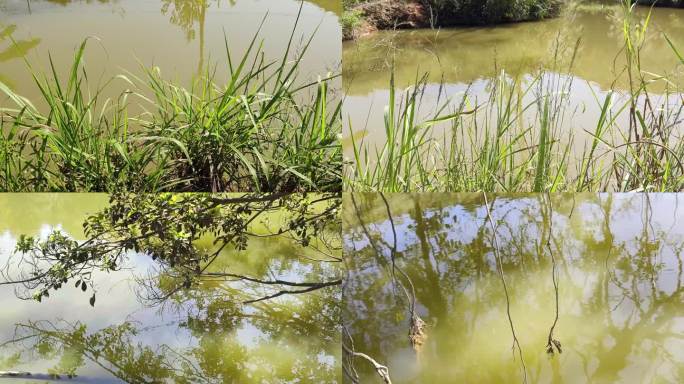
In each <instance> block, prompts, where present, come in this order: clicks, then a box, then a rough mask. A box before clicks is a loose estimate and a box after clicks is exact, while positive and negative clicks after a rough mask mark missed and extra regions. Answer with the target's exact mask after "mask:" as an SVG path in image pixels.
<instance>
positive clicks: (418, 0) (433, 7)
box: [342, 0, 565, 40]
mask: <svg viewBox="0 0 684 384" xmlns="http://www.w3.org/2000/svg"><path fill="white" fill-rule="evenodd" d="M564 3H565V0H517V1H513V2H510V1H501V0H485V1H482V2H470V1H464V0H403V1H396V0H394V1H393V0H376V1H365V0H345V2H344V9H345V11H344V14H343V16H342V35H343V39H344V40H352V39H356V38H358V37H361V36H365V35H368V34H371V33H373V32H375V31H378V30H387V29H415V28H428V27H447V26H455V25H485V24H495V23H507V22H519V21H532V20H542V19H546V18H552V17H556V16H558V15H559V14H560V11H561V9H562V6H563V4H564Z"/></svg>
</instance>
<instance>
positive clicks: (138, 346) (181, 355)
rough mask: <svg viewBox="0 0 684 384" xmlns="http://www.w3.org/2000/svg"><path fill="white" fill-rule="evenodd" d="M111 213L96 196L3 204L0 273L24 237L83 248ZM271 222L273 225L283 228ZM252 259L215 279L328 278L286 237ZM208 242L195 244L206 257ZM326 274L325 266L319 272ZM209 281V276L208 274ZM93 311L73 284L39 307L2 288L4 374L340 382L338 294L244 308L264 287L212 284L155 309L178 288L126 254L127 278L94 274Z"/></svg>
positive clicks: (38, 197) (260, 240)
mask: <svg viewBox="0 0 684 384" xmlns="http://www.w3.org/2000/svg"><path fill="white" fill-rule="evenodd" d="M107 205H108V197H107V196H106V195H98V194H92V195H87V194H79V195H69V194H66V195H56V194H30V195H14V194H12V195H2V196H0V264H1V265H3V266H4V265H5V264H6V263H7V261H8V260H11V259H10V257H14V258H16V257H17V255H16V254H15V253H14V249H15V246H16V244H17V240H18V236H19V235H20V234H27V235H34V236H43V237H45V236H47V235H48V234H50V233H52V232H53V230H55V229H59V230H61V231H62V232H65V233H68V234H69V235H71V236H73V237H75V238H76V239H85V238H86V237H85V236H84V234H83V233H82V231H83V226H82V223H83V221H84V219H85V218H86V217H87V216H91V215H93V214H96V213H98V212H100V211H101V210H102V209H103V208H104V207H106V206H107ZM286 219H287V218H286V217H279V216H278V215H277V214H276V215H271V216H269V218H268V219H264V220H267V221H268V223H269V225H273V224H274V223H277V222H279V221H280V220H286ZM262 225H265V223H261V224H255V228H254V229H253V230H254V231H255V232H254V234H255V235H256V236H257V237H256V238H255V239H254V240H255V242H251V241H250V242H251V244H250V246H249V248H248V250H243V251H240V250H238V249H235V248H232V247H231V248H230V249H227V250H226V251H224V252H223V253H222V254H221V256H220V258H219V259H217V261H216V264H213V265H212V268H216V269H215V270H216V271H222V270H227V268H230V270H231V271H234V272H237V273H245V274H250V275H253V276H254V277H257V278H261V279H270V278H285V277H286V278H292V279H294V278H296V279H302V280H310V281H315V280H316V279H320V278H321V276H323V275H326V276H327V275H328V274H329V273H330V272H331V269H330V267H329V266H327V265H326V264H325V263H320V262H315V261H313V260H320V258H321V254H320V253H319V252H320V250H318V251H316V250H313V249H304V248H302V247H301V245H298V244H297V243H296V242H293V240H292V239H291V238H289V237H273V236H265V237H259V235H260V234H261V236H263V235H264V234H265V232H263V231H264V229H263V228H262V229H259V228H261V226H262ZM211 246H212V239H210V238H203V239H202V240H201V241H199V242H198V243H197V247H199V248H200V249H201V248H203V247H211ZM321 264H323V265H321ZM212 270H214V269H212ZM95 274H96V276H94V277H93V281H94V282H95V287H96V289H97V292H98V296H97V297H98V298H97V304H96V305H94V306H91V304H90V303H89V302H88V297H89V296H90V293H89V292H83V291H82V290H81V287H80V286H78V287H76V286H74V284H73V282H71V281H70V282H69V283H68V284H66V285H65V286H64V287H62V288H61V289H60V290H59V291H54V292H53V291H51V295H50V296H49V297H48V298H44V299H43V300H42V302H40V303H39V302H36V301H33V300H29V301H24V300H20V299H18V298H17V296H16V295H15V293H20V292H15V291H14V287H12V286H6V285H0V307H2V308H3V310H2V311H0V371H6V370H12V371H26V372H31V373H32V380H26V379H21V378H12V379H9V378H2V377H0V382H5V380H6V381H7V382H14V383H16V382H33V381H34V380H35V379H41V380H43V381H45V380H52V379H54V378H55V377H56V376H59V377H60V378H61V380H62V381H64V380H66V379H69V377H70V376H71V375H76V376H75V377H73V378H71V379H69V380H67V382H83V383H86V382H94V383H120V382H129V383H141V382H154V383H161V382H168V383H227V382H235V383H246V382H269V383H270V382H273V383H284V382H300V383H322V382H325V383H334V382H339V381H340V378H339V376H340V365H339V358H338V354H339V332H338V324H339V304H338V300H339V298H338V297H337V294H336V293H335V292H336V291H335V290H334V289H333V290H318V291H315V292H312V293H310V294H305V295H289V296H283V297H279V298H276V299H273V300H265V301H259V302H255V303H252V304H244V302H245V300H246V299H248V298H254V297H261V296H262V295H264V294H265V293H269V292H270V291H271V290H270V289H266V288H265V287H260V286H258V285H257V286H253V285H251V284H241V283H238V282H230V283H227V284H226V283H225V282H222V281H221V280H216V279H208V280H206V281H203V282H202V283H201V284H198V285H197V286H195V287H193V288H191V289H185V290H181V291H179V292H178V293H176V294H174V295H173V296H171V297H170V298H169V300H166V301H163V302H160V301H158V300H154V298H155V297H156V296H154V295H158V294H159V293H160V292H161V293H164V292H169V291H170V290H172V289H173V288H174V287H175V284H171V281H170V279H172V277H171V275H170V274H165V273H162V274H160V272H159V269H158V266H156V265H155V263H154V262H153V261H152V260H151V258H150V257H149V256H146V255H144V254H137V253H131V254H130V255H129V261H128V262H127V263H126V265H125V266H124V268H122V269H121V270H118V271H114V272H109V273H105V272H95Z"/></svg>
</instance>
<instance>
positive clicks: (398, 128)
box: [345, 0, 684, 192]
mask: <svg viewBox="0 0 684 384" xmlns="http://www.w3.org/2000/svg"><path fill="white" fill-rule="evenodd" d="M635 6H636V5H634V4H632V3H631V2H630V1H628V0H625V1H624V2H623V3H622V25H621V28H622V31H623V39H624V49H623V50H622V51H621V54H624V55H625V58H626V63H627V64H626V68H625V73H626V75H627V78H628V83H629V87H628V90H627V91H626V92H620V91H613V90H611V91H608V92H607V93H605V94H601V95H599V94H594V99H595V102H596V106H597V107H598V110H599V111H600V113H599V114H598V115H597V116H596V123H595V127H594V128H593V129H592V130H585V131H584V132H580V133H574V132H573V130H572V129H571V130H568V127H567V125H568V124H567V122H568V121H570V119H572V118H573V113H574V112H573V110H572V108H571V105H570V103H569V97H568V95H569V94H570V93H571V92H572V87H573V84H574V82H575V81H576V80H574V79H573V78H572V77H571V76H565V75H560V73H570V72H572V68H571V67H572V65H573V63H574V59H575V57H576V54H577V50H578V47H579V45H580V43H581V42H580V41H577V44H576V45H575V47H574V50H573V52H572V54H571V60H570V64H569V66H570V68H565V69H564V70H562V71H542V72H540V73H539V74H538V75H536V76H535V77H533V78H526V79H520V78H512V77H510V76H508V75H507V74H506V73H505V72H503V71H502V72H501V73H500V75H499V76H498V77H497V78H496V79H494V80H493V81H492V83H491V87H490V91H489V97H488V98H487V100H485V101H479V100H474V99H473V97H472V95H470V92H469V91H466V92H465V93H464V95H462V96H460V98H454V97H453V96H452V98H447V97H441V98H440V99H441V102H439V103H437V108H435V110H434V111H433V112H431V114H430V115H429V116H427V117H424V118H420V119H419V118H417V117H416V116H417V115H418V113H419V112H418V111H420V109H421V108H420V105H419V103H420V98H419V97H418V95H420V94H422V93H424V92H425V91H426V89H427V87H428V84H426V82H425V81H424V79H425V78H421V79H418V80H417V81H415V82H414V85H413V86H411V87H409V88H407V89H405V90H397V89H396V87H395V84H394V78H393V77H392V80H391V82H390V90H389V93H390V97H389V107H388V108H387V109H386V118H385V123H384V125H385V131H386V138H387V140H386V142H384V143H381V145H379V146H377V145H376V146H373V144H370V143H368V142H365V141H364V140H355V139H354V127H352V126H351V123H350V124H349V125H348V130H349V134H351V137H352V142H351V145H352V149H353V154H354V155H353V159H347V162H346V163H345V182H346V189H348V190H353V191H384V192H409V191H491V192H495V191H506V192H531V191H534V192H543V191H550V192H558V191H577V192H579V191H680V190H682V189H683V188H684V164H683V162H682V159H684V143H683V142H682V140H681V139H680V138H681V136H680V135H681V131H682V124H681V122H682V117H683V115H682V112H683V108H684V104H683V103H682V102H681V96H680V94H679V93H678V92H677V90H673V89H672V87H666V90H665V93H664V94H660V95H658V96H657V97H656V96H654V95H653V93H652V92H651V90H650V89H651V87H652V85H653V84H655V83H656V82H661V83H662V82H666V83H667V82H668V81H667V79H666V78H665V77H664V76H659V75H654V74H652V73H647V72H645V71H644V70H643V69H642V68H641V60H640V58H641V57H640V52H641V51H642V49H643V46H644V44H645V43H646V32H647V30H648V27H649V22H650V12H649V14H648V15H647V16H646V18H645V19H638V18H637V17H636V15H635ZM663 38H664V39H666V40H667V41H670V40H669V39H668V38H667V36H663ZM671 46H672V49H673V54H676V55H678V56H679V58H680V60H681V59H683V57H682V56H681V55H680V53H679V51H678V50H677V48H676V47H674V45H673V44H671ZM553 56H554V57H553V62H554V63H557V62H559V60H557V56H559V53H558V51H556V52H554V53H553ZM682 63H683V64H684V60H682ZM398 95H400V96H398ZM443 96H446V95H443ZM397 99H400V100H401V102H397ZM625 121H627V122H628V123H626V124H625V123H624V122H625ZM570 124H571V123H570ZM576 134H581V135H582V137H579V139H581V140H580V142H582V143H583V145H584V146H583V147H577V144H576V143H577V140H576V139H577V137H575V135H576Z"/></svg>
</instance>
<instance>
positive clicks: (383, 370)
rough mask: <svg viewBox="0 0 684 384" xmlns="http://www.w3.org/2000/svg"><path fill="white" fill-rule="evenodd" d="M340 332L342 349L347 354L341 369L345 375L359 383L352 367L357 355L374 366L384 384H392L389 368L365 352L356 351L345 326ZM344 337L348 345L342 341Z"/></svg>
mask: <svg viewBox="0 0 684 384" xmlns="http://www.w3.org/2000/svg"><path fill="white" fill-rule="evenodd" d="M342 334H343V335H342V351H343V352H344V354H346V355H347V358H346V362H347V364H343V371H344V374H345V376H347V377H348V378H349V379H350V380H351V382H352V383H353V384H360V383H361V381H360V379H359V375H358V373H357V372H356V369H355V368H354V358H356V357H358V358H362V359H364V360H366V361H368V362H369V363H371V365H373V368H375V371H376V372H377V373H378V375H379V376H380V378H381V379H382V381H383V382H384V383H385V384H392V379H391V378H390V374H389V368H387V366H385V365H382V364H380V363H378V362H377V361H376V360H375V359H373V358H372V357H370V356H368V355H366V354H365V353H361V352H356V350H355V349H354V339H352V337H351V334H350V333H349V330H347V327H345V326H343V327H342ZM345 338H346V339H349V345H348V344H347V343H346V342H345V341H344V339H345Z"/></svg>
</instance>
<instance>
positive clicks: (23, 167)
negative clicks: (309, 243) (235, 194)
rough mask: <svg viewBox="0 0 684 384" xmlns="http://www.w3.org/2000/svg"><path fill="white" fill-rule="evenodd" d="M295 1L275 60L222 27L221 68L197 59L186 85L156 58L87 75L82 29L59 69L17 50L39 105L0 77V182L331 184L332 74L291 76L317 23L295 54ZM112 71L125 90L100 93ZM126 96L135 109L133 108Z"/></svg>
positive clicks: (75, 185)
mask: <svg viewBox="0 0 684 384" xmlns="http://www.w3.org/2000/svg"><path fill="white" fill-rule="evenodd" d="M301 11H302V8H301V6H300V10H299V14H298V16H297V21H296V22H295V25H294V27H293V29H292V31H291V35H290V40H289V43H288V44H287V47H286V48H285V49H284V53H283V56H282V58H281V59H278V60H275V61H267V60H266V59H265V57H264V55H265V53H264V51H263V42H262V41H260V40H259V34H260V32H257V33H256V34H255V35H254V37H253V38H252V39H251V42H250V45H249V47H248V48H247V50H246V51H245V52H244V53H243V54H242V55H241V56H237V57H236V56H232V52H230V49H229V48H228V41H227V38H226V62H225V63H221V65H226V66H227V67H228V68H229V76H228V78H227V79H225V80H223V79H217V78H216V75H215V73H216V67H215V66H212V65H206V66H205V68H204V69H203V71H202V73H201V74H200V75H199V76H198V77H197V78H196V80H195V81H194V82H193V85H192V87H191V88H190V89H186V88H183V87H182V86H180V85H178V84H175V83H173V82H171V81H168V80H166V79H164V78H162V76H161V74H160V71H159V69H158V68H143V70H144V71H143V72H144V74H143V75H142V76H141V77H139V76H136V75H134V74H132V73H127V74H121V75H118V76H115V77H113V78H111V79H109V80H108V81H106V82H104V83H97V84H94V83H93V82H92V81H89V77H88V71H87V70H86V68H85V66H84V65H83V54H84V50H85V49H86V45H87V40H86V41H84V42H83V43H82V44H81V46H80V48H79V49H78V50H77V52H76V54H75V56H74V60H73V64H72V67H71V70H70V72H69V73H68V74H66V75H61V74H59V73H58V72H57V70H56V69H55V67H54V65H53V63H52V60H50V68H51V72H50V73H40V72H39V71H37V70H35V69H34V68H33V66H32V64H31V63H30V62H29V61H28V60H26V65H27V69H28V70H29V71H30V72H31V75H32V76H33V79H34V81H35V84H36V86H37V87H38V89H39V90H40V93H41V95H42V100H41V102H44V103H45V104H46V105H47V106H48V108H47V110H46V111H40V110H39V109H38V108H36V107H35V106H34V103H33V102H32V101H30V100H27V99H26V98H24V97H22V96H21V95H19V94H17V93H16V92H15V91H13V90H11V89H10V88H9V87H8V86H6V85H4V84H3V83H1V82H0V93H2V94H4V95H5V96H7V98H8V101H9V102H10V103H11V104H12V106H11V108H10V107H7V108H2V109H0V190H1V191H7V192H31V191H74V192H90V191H92V192H96V191H113V190H121V189H124V190H129V191H144V192H157V191H211V192H218V191H245V190H248V191H256V192H278V191H280V192H288V191H321V192H329V191H339V190H341V188H342V184H341V174H340V170H341V165H342V154H341V146H340V142H339V136H340V134H341V125H342V124H341V105H342V103H341V101H340V100H336V91H335V89H333V87H332V84H333V81H335V80H336V78H337V75H332V74H328V75H325V76H320V77H319V80H318V81H313V82H305V81H302V80H301V79H299V78H298V77H299V69H300V64H301V61H302V59H303V57H304V55H305V54H307V49H308V47H309V45H310V43H311V41H312V39H313V38H314V36H315V34H316V32H314V33H313V34H312V35H311V36H309V37H308V39H307V40H306V41H305V42H304V43H303V46H302V47H301V48H299V49H298V50H296V54H295V46H294V43H295V32H296V30H297V29H298V28H297V27H298V24H299V19H300V16H301ZM265 21H266V18H264V19H263V20H262V25H263V23H264V22H265ZM259 31H260V29H259ZM114 82H118V83H120V84H123V85H124V86H125V87H128V88H129V89H128V90H127V91H125V92H122V93H121V94H120V95H118V97H113V98H104V96H102V94H103V92H104V91H105V90H106V89H108V87H111V86H113V85H114V84H113V83H114ZM131 100H136V101H131ZM132 103H135V104H134V106H135V107H136V108H138V109H140V110H142V111H143V112H142V113H140V114H138V115H135V116H133V115H132V114H133V112H130V111H129V110H130V109H131V106H132Z"/></svg>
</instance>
